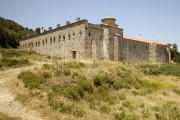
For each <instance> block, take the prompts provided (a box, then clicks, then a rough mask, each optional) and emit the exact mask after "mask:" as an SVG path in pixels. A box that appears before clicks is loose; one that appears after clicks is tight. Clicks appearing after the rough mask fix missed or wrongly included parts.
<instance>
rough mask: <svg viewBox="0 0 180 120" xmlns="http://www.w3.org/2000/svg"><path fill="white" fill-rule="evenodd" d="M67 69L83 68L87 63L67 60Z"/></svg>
mask: <svg viewBox="0 0 180 120" xmlns="http://www.w3.org/2000/svg"><path fill="white" fill-rule="evenodd" d="M65 66H66V68H67V69H71V68H72V69H81V68H83V67H85V65H84V64H83V63H80V62H79V63H78V62H67V63H66V64H65Z"/></svg>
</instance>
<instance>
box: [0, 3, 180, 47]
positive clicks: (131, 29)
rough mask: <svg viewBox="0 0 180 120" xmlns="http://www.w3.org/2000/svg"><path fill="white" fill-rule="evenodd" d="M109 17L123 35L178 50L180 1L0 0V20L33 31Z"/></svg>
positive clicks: (91, 21) (179, 39)
mask: <svg viewBox="0 0 180 120" xmlns="http://www.w3.org/2000/svg"><path fill="white" fill-rule="evenodd" d="M108 15H109V16H112V17H114V18H116V19H117V21H116V23H117V24H118V25H119V27H121V28H123V29H124V35H127V36H131V37H137V38H139V35H140V34H141V35H142V38H143V39H148V40H154V41H158V42H161V43H176V44H178V46H179V50H180V0H0V16H1V17H3V18H6V19H11V20H14V21H16V22H17V23H19V24H21V25H23V26H24V27H28V28H32V29H35V28H37V27H44V28H46V29H47V27H49V26H51V27H53V28H55V26H56V24H61V25H64V24H65V22H66V21H67V20H68V21H70V22H74V21H75V19H76V18H77V17H80V18H81V19H87V20H88V21H89V22H90V23H95V24H98V23H100V22H101V19H102V18H104V17H106V16H108Z"/></svg>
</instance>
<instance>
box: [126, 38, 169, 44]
mask: <svg viewBox="0 0 180 120" xmlns="http://www.w3.org/2000/svg"><path fill="white" fill-rule="evenodd" d="M123 38H125V39H127V40H133V41H138V42H145V43H151V44H157V45H165V46H167V45H166V44H162V43H159V42H154V41H152V40H144V39H140V38H133V37H129V36H123Z"/></svg>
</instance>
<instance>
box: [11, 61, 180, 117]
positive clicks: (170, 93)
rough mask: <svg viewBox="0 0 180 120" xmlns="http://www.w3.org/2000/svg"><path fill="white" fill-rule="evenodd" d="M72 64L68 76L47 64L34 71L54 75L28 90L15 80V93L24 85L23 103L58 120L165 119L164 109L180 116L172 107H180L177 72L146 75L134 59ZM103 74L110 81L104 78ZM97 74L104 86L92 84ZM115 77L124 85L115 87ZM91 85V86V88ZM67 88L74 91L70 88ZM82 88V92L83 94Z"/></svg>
mask: <svg viewBox="0 0 180 120" xmlns="http://www.w3.org/2000/svg"><path fill="white" fill-rule="evenodd" d="M68 62H70V63H68ZM68 62H67V63H66V64H68V68H67V70H68V74H66V75H64V74H63V73H59V74H57V73H56V71H53V69H51V68H49V67H48V66H49V65H44V67H42V68H37V69H35V70H34V71H33V73H35V74H38V75H40V76H42V75H43V73H44V72H48V73H50V74H51V77H49V78H47V79H46V82H44V83H42V84H41V85H40V86H39V88H37V89H32V90H31V89H27V88H24V86H23V82H22V81H21V80H19V81H16V82H17V83H16V84H14V85H16V87H14V88H16V92H17V93H19V92H18V90H20V89H21V91H24V92H20V93H19V94H27V93H28V97H29V98H28V102H27V103H26V104H25V105H26V106H27V107H29V108H31V109H35V110H37V111H39V112H40V113H41V114H42V116H45V117H47V118H49V119H50V118H51V119H54V120H66V119H69V120H74V119H78V120H83V119H91V120H94V119H96V120H102V119H106V120H112V119H146V120H151V119H161V117H162V115H163V114H164V112H169V114H171V113H172V114H175V115H176V116H178V115H180V114H179V113H178V111H173V112H172V109H173V107H174V105H176V106H177V108H179V107H180V106H179V104H178V103H180V95H179V93H178V90H180V87H179V86H180V78H179V77H178V76H172V75H145V74H143V72H142V71H141V67H139V65H137V64H133V63H121V62H109V61H105V62H102V61H95V62H94V61H83V62H82V61H81V64H80V63H79V62H75V61H68ZM139 64H140V63H139ZM143 64H144V63H143ZM74 66H76V67H74ZM101 75H105V76H107V77H109V78H110V79H106V78H101ZM95 76H98V77H100V79H101V80H102V81H103V82H102V83H101V84H102V85H101V86H96V85H94V82H93V80H94V77H95ZM105 79H106V81H104V80H105ZM112 80H115V81H116V80H121V81H122V82H121V83H123V85H122V87H120V88H116V87H113V85H114V83H115V82H114V81H112ZM81 81H85V82H86V83H88V84H84V83H82V82H81ZM17 84H18V85H17ZM89 85H91V86H92V88H90V87H88V86H89ZM120 85H121V84H120ZM68 87H69V89H68V90H70V91H68V92H67V88H68ZM89 89H93V92H92V93H91V92H89V93H88V90H89ZM79 90H81V91H80V93H79V92H78V91H79ZM72 95H73V96H75V97H77V96H78V99H76V98H75V99H74V98H72ZM101 95H102V96H101ZM169 101H173V102H172V103H171V104H170V106H171V108H172V109H169V111H163V108H164V107H167V106H168V105H169V104H168V103H169ZM58 105H59V106H58ZM68 106H71V107H72V108H68ZM154 107H155V108H156V110H155V109H154ZM159 117H160V118H159ZM167 117H171V116H167ZM162 119H163V117H162Z"/></svg>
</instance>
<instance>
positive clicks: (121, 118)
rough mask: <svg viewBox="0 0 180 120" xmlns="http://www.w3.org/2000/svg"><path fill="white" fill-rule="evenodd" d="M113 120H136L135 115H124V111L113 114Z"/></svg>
mask: <svg viewBox="0 0 180 120" xmlns="http://www.w3.org/2000/svg"><path fill="white" fill-rule="evenodd" d="M114 118H115V120H138V118H137V117H136V116H135V115H126V114H125V112H124V111H122V112H118V113H115V115H114Z"/></svg>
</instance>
